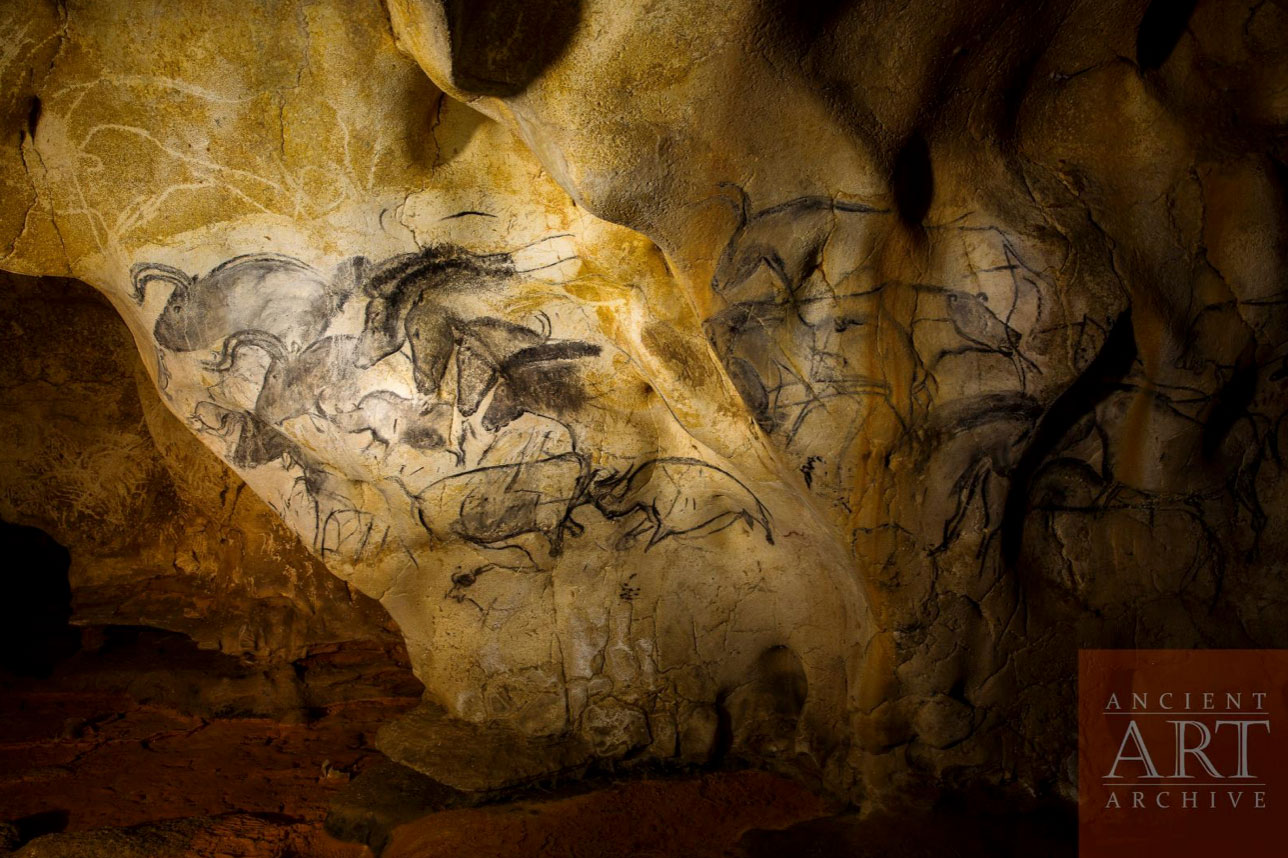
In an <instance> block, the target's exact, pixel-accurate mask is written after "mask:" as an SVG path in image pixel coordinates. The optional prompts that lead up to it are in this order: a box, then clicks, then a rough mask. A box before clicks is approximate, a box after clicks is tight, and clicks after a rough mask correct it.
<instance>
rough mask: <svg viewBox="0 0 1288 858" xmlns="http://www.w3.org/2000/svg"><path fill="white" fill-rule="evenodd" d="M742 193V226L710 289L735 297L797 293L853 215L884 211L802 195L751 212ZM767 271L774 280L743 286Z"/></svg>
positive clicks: (719, 265) (758, 297)
mask: <svg viewBox="0 0 1288 858" xmlns="http://www.w3.org/2000/svg"><path fill="white" fill-rule="evenodd" d="M735 190H736V191H737V193H738V198H739V199H738V206H737V207H738V212H739V221H740V223H739V226H738V228H737V229H736V230H735V231H734V234H733V235H732V236H731V237H730V239H729V242H728V244H727V245H726V246H725V249H724V251H723V252H722V253H721V254H720V259H719V260H718V261H717V263H716V270H715V274H714V275H713V276H712V279H711V288H712V290H713V291H715V292H716V293H717V294H721V295H724V296H726V297H727V298H728V299H729V300H731V301H745V300H749V299H750V300H765V299H768V298H772V297H775V293H776V297H778V298H780V299H781V298H783V297H785V296H786V295H793V294H795V293H796V292H797V291H798V290H799V289H800V287H801V284H802V283H804V281H805V280H806V278H807V277H808V276H809V275H810V273H811V272H812V271H814V270H815V269H817V268H818V267H819V266H820V265H821V263H822V258H823V248H824V247H825V246H826V245H827V242H828V239H829V238H830V237H831V235H832V233H833V232H834V231H835V230H836V229H837V228H838V224H839V223H840V219H841V218H844V217H845V216H849V215H860V216H868V215H883V214H888V212H887V211H886V210H885V209H879V208H874V207H872V206H869V205H866V204H863V203H859V202H847V201H844V200H836V199H833V198H831V197H820V196H810V197H799V198H797V199H793V200H788V201H786V202H783V203H779V204H777V205H774V206H770V207H769V208H766V209H762V210H760V211H758V212H754V213H753V212H750V211H749V210H748V200H747V197H746V194H745V193H744V192H742V191H741V189H735ZM761 270H764V271H766V272H767V273H768V274H769V276H770V277H771V278H772V282H773V283H774V284H775V288H774V291H773V292H769V293H767V292H765V291H764V286H765V284H763V283H762V284H759V286H758V288H756V290H755V291H753V292H751V293H747V292H746V290H745V289H744V288H743V287H744V286H746V285H747V284H749V283H751V282H752V281H753V280H754V279H756V274H757V273H758V272H759V271H761Z"/></svg>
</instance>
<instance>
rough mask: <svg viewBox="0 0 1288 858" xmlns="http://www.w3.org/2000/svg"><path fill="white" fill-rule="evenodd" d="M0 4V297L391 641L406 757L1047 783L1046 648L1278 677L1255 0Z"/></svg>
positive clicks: (868, 788)
mask: <svg viewBox="0 0 1288 858" xmlns="http://www.w3.org/2000/svg"><path fill="white" fill-rule="evenodd" d="M4 20H5V21H6V22H7V23H5V24H4V26H5V27H6V28H7V29H6V34H7V38H8V40H9V42H10V44H11V45H12V46H13V47H12V49H11V52H10V55H11V60H10V61H9V62H8V64H7V65H6V66H4V68H3V70H0V75H3V81H4V94H3V116H4V118H5V128H7V129H9V130H8V132H7V134H8V136H6V138H5V141H6V143H5V147H6V148H5V149H4V151H3V153H0V158H3V168H0V182H4V183H5V187H6V188H7V189H10V192H11V193H10V195H9V196H6V199H7V200H8V199H12V200H14V203H13V204H8V203H6V205H5V206H4V209H5V212H4V214H3V217H4V218H5V220H4V221H3V222H0V225H2V226H3V228H4V232H3V234H0V242H3V245H4V246H5V247H7V248H8V250H7V254H6V255H5V256H4V257H3V258H2V260H0V265H3V266H4V267H5V268H7V269H9V270H12V271H15V272H20V273H25V274H28V275H61V276H71V277H75V278H77V279H79V280H82V281H84V282H85V283H88V284H90V285H91V286H93V287H95V288H97V289H98V290H100V291H101V292H102V293H103V294H104V295H105V296H106V297H107V298H108V299H109V300H110V301H111V303H112V304H113V306H114V307H115V308H116V310H117V311H118V312H119V313H120V315H121V317H122V318H123V319H124V320H125V323H126V324H127V325H128V326H129V328H130V330H131V332H132V333H133V335H134V340H135V342H136V344H137V345H138V348H139V351H140V353H141V354H142V355H143V357H144V366H145V368H146V371H147V373H148V376H149V378H150V380H151V381H152V383H153V384H154V385H155V386H156V388H157V390H158V391H159V392H160V393H159V395H160V398H161V401H162V402H164V404H165V406H166V407H167V408H168V409H169V411H170V412H172V413H173V414H174V415H175V416H176V417H177V418H178V419H179V420H182V421H184V422H185V423H186V424H187V426H188V428H189V429H190V430H191V431H192V432H193V433H195V435H196V437H198V438H200V439H201V440H202V441H203V442H204V443H205V444H206V445H207V446H208V447H209V448H210V449H211V450H213V451H214V452H215V453H216V454H217V455H219V456H220V457H221V458H222V459H224V460H225V461H226V462H228V463H229V464H230V465H231V466H232V467H233V468H234V469H235V470H236V471H237V473H238V474H239V475H240V477H241V478H242V479H244V480H245V482H246V484H247V485H248V486H249V487H250V489H251V490H252V491H253V492H254V493H255V494H256V495H257V496H258V497H259V498H261V499H262V500H263V501H264V502H265V503H266V504H267V505H268V507H270V508H271V509H272V510H274V512H275V513H276V514H277V515H278V516H280V518H281V520H282V521H283V522H285V524H286V526H287V527H289V528H290V529H291V530H292V531H294V532H295V533H296V534H297V535H298V536H299V538H300V539H301V541H302V542H303V543H304V544H305V545H306V546H308V548H309V549H310V550H311V551H312V552H313V554H314V555H315V556H316V557H317V558H318V559H320V560H321V561H322V562H323V563H325V564H326V566H327V568H328V569H329V570H330V571H331V572H333V573H334V574H335V575H337V576H338V577H339V578H340V579H343V580H344V581H347V582H349V584H351V585H352V586H353V587H355V588H357V589H358V590H360V591H361V592H363V593H365V594H367V595H368V596H370V597H373V598H376V599H379V600H380V602H381V603H382V605H383V606H384V607H385V608H386V609H387V610H388V611H389V613H390V615H391V616H392V617H393V618H394V620H396V621H397V623H398V625H399V628H400V630H401V632H402V634H403V635H404V637H405V639H406V641H407V644H408V649H409V654H410V656H411V659H412V662H413V665H414V667H415V669H416V672H417V675H418V676H419V677H420V678H421V680H422V681H423V682H424V683H425V685H426V688H427V692H426V697H427V702H426V705H425V706H424V707H422V708H421V710H419V711H418V712H417V713H416V714H414V715H412V716H409V717H408V718H406V719H404V720H403V721H401V722H399V723H398V724H396V725H394V726H393V727H391V728H389V729H387V730H386V732H385V734H384V739H383V741H384V748H385V750H386V752H387V753H389V754H391V755H392V756H394V757H395V758H397V759H400V760H402V761H404V762H407V763H408V764H410V765H413V766H415V767H417V768H419V769H421V770H422V771H425V772H426V773H428V774H431V775H433V776H435V777H438V778H440V779H443V780H445V781H447V782H449V783H453V784H455V785H459V786H464V787H468V788H487V787H491V786H497V785H500V784H504V783H512V782H517V781H523V780H525V779H529V778H534V777H538V776H540V775H543V774H545V773H548V772H549V771H552V770H557V769H561V768H569V767H577V766H580V765H582V764H583V763H585V762H586V761H588V760H589V759H591V758H594V757H603V758H610V759H616V758H623V757H630V758H662V759H678V760H685V761H699V760H707V759H710V758H712V757H718V756H720V755H723V754H726V753H730V752H733V753H735V754H738V755H742V756H746V757H748V758H751V759H755V760H757V761H759V762H761V763H763V764H767V765H777V766H781V767H784V768H788V769H790V770H792V771H794V772H796V773H797V774H799V775H801V776H803V777H807V778H810V779H812V780H814V781H815V782H818V783H821V784H822V785H824V786H825V787H826V788H828V789H830V790H832V791H834V792H836V793H839V794H842V795H845V796H847V797H850V798H859V797H861V796H864V795H867V796H870V797H880V796H890V795H898V794H901V793H904V792H907V791H916V790H917V789H918V788H919V787H920V786H921V785H923V784H925V783H929V782H932V781H934V782H937V783H938V784H940V785H941V786H942V785H944V784H948V785H950V786H951V785H954V784H957V783H959V782H961V783H966V782H969V783H979V782H988V783H997V784H1001V785H1005V786H1010V787H1015V788H1017V789H1018V790H1020V791H1022V792H1032V791H1034V790H1036V791H1039V792H1066V793H1067V791H1068V789H1069V787H1070V785H1071V783H1072V777H1073V772H1072V768H1071V759H1072V753H1073V750H1074V747H1075V744H1074V731H1073V729H1072V723H1071V719H1072V713H1073V711H1074V706H1073V701H1072V694H1073V688H1072V682H1071V677H1072V664H1073V654H1074V652H1075V651H1076V648H1077V647H1078V646H1080V645H1081V646H1087V645H1134V646H1198V645H1205V646H1229V645H1240V646H1280V645H1283V643H1284V631H1283V629H1284V624H1283V622H1282V620H1283V617H1284V599H1285V596H1286V595H1288V594H1286V593H1285V585H1284V584H1283V576H1282V574H1280V573H1281V572H1282V571H1283V564H1284V562H1285V561H1284V558H1285V556H1286V555H1285V546H1284V545H1283V544H1282V540H1283V536H1282V534H1283V532H1284V528H1283V527H1282V525H1281V523H1280V520H1281V519H1282V517H1283V516H1284V515H1285V512H1286V507H1285V498H1284V492H1285V488H1284V480H1283V478H1282V471H1283V462H1282V449H1283V447H1284V445H1285V443H1288V438H1286V437H1285V424H1284V420H1283V417H1284V413H1285V404H1286V402H1288V400H1286V398H1285V385H1286V384H1288V372H1286V371H1285V367H1286V366H1288V364H1285V359H1286V354H1285V333H1286V331H1285V321H1286V320H1285V314H1284V311H1285V306H1286V303H1288V287H1286V284H1285V275H1284V271H1285V269H1284V254H1285V249H1286V248H1285V241H1288V234H1286V233H1285V230H1284V214H1285V212H1284V206H1285V193H1284V192H1285V167H1284V158H1285V151H1284V140H1285V129H1286V125H1285V123H1286V120H1288V100H1286V99H1285V93H1286V92H1288V67H1286V64H1288V48H1285V45H1288V38H1286V37H1288V9H1285V8H1284V6H1283V5H1282V4H1280V3H1278V2H1258V3H1252V2H1240V0H1202V2H1197V3H1166V2H1162V0H1155V2H1153V3H1145V2H1140V0H1096V2H1073V0H1059V2H1050V3H1042V4H1033V3H1018V2H1000V0H998V1H997V2H986V3H960V4H951V3H950V4H945V3H942V2H933V3H932V2H912V3H907V2H900V3H885V2H871V3H866V2H865V3H844V2H833V3H826V4H817V5H814V6H811V7H809V10H808V11H800V10H798V9H797V8H796V6H795V5H794V4H787V3H777V2H769V0H765V2H751V0H747V2H739V3H724V2H721V3H694V2H678V1H677V2H670V0H658V2H650V3H639V4H621V3H613V2H607V0H583V2H562V3H556V4H550V5H545V6H542V7H540V8H538V7H535V6H531V5H528V4H522V3H518V2H500V0H498V1H497V2H488V3H479V4H460V3H437V2H429V0H389V3H388V5H387V7H386V6H383V5H381V4H379V3H376V2H374V0H368V2H362V3H339V2H326V0H322V2H304V0H300V2H294V3H293V2H282V3H263V4H251V5H249V6H247V5H245V4H233V3H224V2H219V0H206V2H198V1H197V0H193V1H192V2H188V3H184V4H181V5H180V6H175V5H174V4H150V3H115V2H109V0H99V2H85V3H67V4H65V5H53V4H47V5H44V6H42V5H40V4H37V5H36V7H35V8H28V7H27V6H26V5H24V6H23V7H22V8H21V9H12V10H11V11H10V12H9V13H7V14H6V16H5V19H4ZM19 211H20V212H21V216H19V215H18V214H17V213H16V212H19ZM157 419H158V420H159V419H160V418H157ZM265 527H268V525H265Z"/></svg>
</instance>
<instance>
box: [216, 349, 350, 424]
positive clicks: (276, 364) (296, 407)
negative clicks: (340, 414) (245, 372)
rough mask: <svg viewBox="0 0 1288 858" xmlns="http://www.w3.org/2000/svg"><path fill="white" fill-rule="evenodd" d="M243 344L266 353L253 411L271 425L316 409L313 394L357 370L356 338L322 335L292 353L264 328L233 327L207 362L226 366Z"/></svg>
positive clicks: (231, 363)
mask: <svg viewBox="0 0 1288 858" xmlns="http://www.w3.org/2000/svg"><path fill="white" fill-rule="evenodd" d="M247 348H257V349H260V350H262V351H264V352H266V353H267V354H268V356H269V364H268V369H267V370H266V371H265V373H264V381H263V384H262V386H261V387H260V390H259V395H258V396H257V397H256V399H255V415H256V416H257V417H259V418H260V419H261V420H263V421H265V422H266V423H269V424H271V425H279V424H281V423H284V422H286V421H287V420H290V419H292V418H294V417H300V416H301V415H304V414H309V413H319V414H320V413H322V412H321V410H320V408H319V406H318V399H319V398H320V397H321V396H323V395H324V394H326V393H327V392H328V391H329V390H331V389H332V388H334V387H336V386H338V385H341V384H344V383H345V382H347V381H349V380H351V379H352V378H353V377H354V376H355V375H356V374H357V369H356V368H355V367H354V355H355V353H356V351H357V348H358V338H357V337H354V336H348V335H337V336H330V337H323V338H322V339H320V340H317V341H316V342H314V343H312V344H310V345H309V346H308V348H306V349H304V350H303V351H301V352H299V353H292V352H291V351H290V350H288V349H287V347H286V344H285V343H283V342H282V341H281V340H280V339H279V338H277V337H276V336H274V335H273V334H271V333H269V332H267V331H239V332H237V333H236V334H234V335H232V336H230V337H229V338H228V339H227V340H225V341H224V344H223V348H222V350H221V352H220V355H219V357H218V359H217V360H215V361H213V362H211V363H210V364H209V366H210V367H211V368H212V369H216V370H219V371H223V372H226V371H228V370H230V369H232V367H233V366H234V364H236V362H237V356H238V354H239V353H240V352H241V351H242V350H244V349H247Z"/></svg>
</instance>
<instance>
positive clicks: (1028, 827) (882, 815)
mask: <svg viewBox="0 0 1288 858" xmlns="http://www.w3.org/2000/svg"><path fill="white" fill-rule="evenodd" d="M1077 827H1078V826H1077V816H1076V813H1075V811H1074V808H1073V806H1072V805H1070V806H1069V807H1067V808H1065V807H1049V808H1038V809H1034V810H1032V811H1030V812H1026V813H994V812H989V811H980V810H979V809H978V808H975V807H974V806H973V805H972V803H971V802H970V801H968V800H964V799H961V798H952V799H949V800H947V801H945V802H942V803H941V804H940V805H939V806H937V807H936V808H934V810H933V811H930V812H928V813H926V814H924V815H907V816H905V815H901V814H895V813H891V812H884V811H883V812H877V813H874V814H872V815H871V816H868V817H864V818H862V819H859V818H857V817H852V816H834V817H826V818H823V819H816V820H812V821H810V822H803V823H800V824H799V825H794V826H792V827H791V828H787V829H784V830H782V831H749V832H747V834H746V835H745V836H744V837H743V839H742V842H741V844H739V849H738V850H737V851H736V852H734V853H733V854H734V855H737V856H739V858H779V856H785V855H791V856H793V858H838V856H846V858H1037V856H1042V858H1074V856H1075V855H1077V852H1078V848H1077V843H1078V838H1077Z"/></svg>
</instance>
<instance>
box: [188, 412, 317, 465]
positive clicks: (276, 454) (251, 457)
mask: <svg viewBox="0 0 1288 858" xmlns="http://www.w3.org/2000/svg"><path fill="white" fill-rule="evenodd" d="M192 416H193V419H194V420H195V421H197V422H198V423H200V424H201V427H203V428H204V429H205V431H208V432H211V433H213V434H215V435H217V436H219V437H221V438H223V439H225V441H227V442H228V443H229V444H230V445H231V446H230V448H229V450H228V453H227V456H228V461H229V463H230V464H232V465H233V467H236V468H258V467H260V466H261V465H266V464H268V463H269V462H272V461H274V460H277V459H281V458H282V457H283V456H294V457H295V458H297V459H298V458H299V447H298V446H297V445H296V444H295V442H293V441H291V440H290V439H289V438H287V437H286V436H285V435H283V434H282V433H281V432H280V431H278V430H277V429H275V428H273V427H272V426H270V425H269V424H267V423H265V422H264V421H263V420H261V419H259V418H258V417H256V416H255V415H254V414H251V413H249V412H246V411H234V410H232V409H228V408H224V407H223V406H221V405H216V404H215V403H213V402H199V403H197V407H196V410H195V411H194V412H193V415H192Z"/></svg>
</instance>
